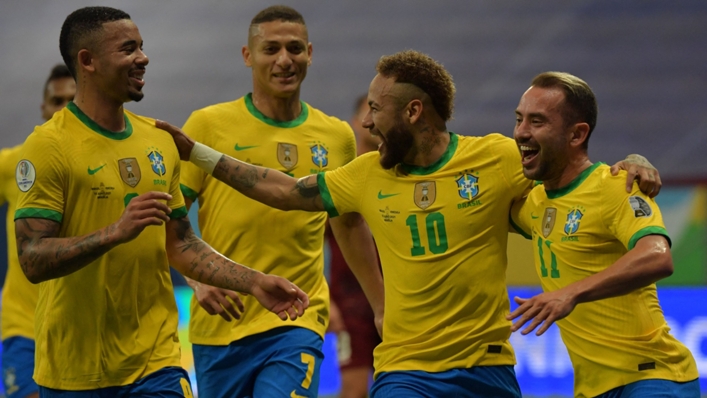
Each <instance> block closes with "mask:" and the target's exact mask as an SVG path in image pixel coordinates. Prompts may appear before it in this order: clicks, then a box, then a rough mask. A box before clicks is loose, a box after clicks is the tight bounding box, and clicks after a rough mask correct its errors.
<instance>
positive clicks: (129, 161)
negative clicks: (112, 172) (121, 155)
mask: <svg viewBox="0 0 707 398" xmlns="http://www.w3.org/2000/svg"><path fill="white" fill-rule="evenodd" d="M118 169H120V178H122V179H123V182H124V183H126V184H128V185H130V186H131V187H133V188H135V186H136V185H137V184H138V183H139V182H140V177H142V175H141V174H140V165H139V164H138V163H137V159H135V158H125V159H120V160H118Z"/></svg>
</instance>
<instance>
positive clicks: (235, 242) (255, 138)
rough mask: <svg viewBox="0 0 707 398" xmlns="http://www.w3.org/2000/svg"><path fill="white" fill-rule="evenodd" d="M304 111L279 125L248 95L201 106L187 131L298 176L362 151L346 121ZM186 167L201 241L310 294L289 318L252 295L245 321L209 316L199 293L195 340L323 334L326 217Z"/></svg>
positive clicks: (225, 149)
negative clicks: (269, 201) (287, 330)
mask: <svg viewBox="0 0 707 398" xmlns="http://www.w3.org/2000/svg"><path fill="white" fill-rule="evenodd" d="M302 109H303V112H302V115H301V116H300V117H299V118H297V119H296V120H295V121H292V122H288V123H278V122H275V121H273V120H270V119H267V118H266V117H265V116H263V115H262V114H260V113H259V112H257V110H256V109H255V108H254V107H253V106H252V102H251V101H250V96H246V97H243V98H240V99H238V100H236V101H232V102H227V103H221V104H216V105H213V106H209V107H206V108H204V109H201V110H198V111H195V112H194V113H193V114H192V115H191V116H190V117H189V119H188V120H187V122H186V124H185V125H184V131H185V132H186V133H187V134H189V135H190V136H192V137H193V138H194V139H195V140H197V141H199V142H201V143H203V144H205V145H208V146H210V147H212V148H214V149H216V150H217V151H220V152H223V153H225V154H227V155H230V156H232V157H234V158H236V159H239V160H243V161H245V162H248V163H251V164H255V165H259V166H264V167H270V168H274V169H276V170H280V171H282V172H285V173H288V174H290V175H292V176H294V177H297V178H299V177H304V176H307V175H310V174H312V173H317V172H319V171H322V170H331V169H334V168H336V167H339V166H342V165H344V164H346V163H348V162H349V161H351V160H352V159H353V158H354V157H355V156H356V142H355V138H354V135H353V131H352V130H351V128H350V127H349V126H348V124H346V123H345V122H342V121H340V120H338V119H336V118H334V117H330V116H327V115H325V114H324V113H322V112H321V111H319V110H316V109H314V108H312V107H311V106H309V105H307V104H305V103H304V102H302ZM283 144H289V145H291V146H284V145H283ZM317 145H319V146H317ZM313 147H314V149H315V150H317V151H319V153H320V154H321V153H323V151H326V152H327V155H326V156H325V158H326V159H327V162H326V163H327V165H326V166H325V167H320V166H323V164H324V162H323V159H324V157H322V156H319V157H316V158H315V157H313V155H312V148H313ZM286 148H289V151H288V153H287V154H286V153H285V149H286ZM315 160H316V161H317V163H315ZM182 169H183V172H182V184H183V187H182V189H183V191H184V192H185V196H187V197H189V198H191V199H196V195H197V194H198V201H199V227H200V229H201V232H202V238H203V239H204V240H205V241H206V242H207V243H209V244H210V245H211V246H212V247H214V248H215V249H216V250H218V251H219V252H221V253H223V254H224V255H225V256H227V257H229V258H230V259H232V260H234V261H236V262H239V263H241V264H244V265H247V266H249V267H252V268H254V269H257V270H260V271H262V272H265V273H269V274H274V275H280V276H282V277H284V278H287V279H289V280H290V281H292V282H293V283H295V284H296V285H297V286H299V287H300V288H302V289H303V290H304V291H305V292H306V293H307V294H308V295H309V299H310V305H309V308H308V309H307V311H306V313H305V315H304V316H303V317H302V318H298V319H297V320H295V321H294V322H291V321H288V322H286V323H285V322H282V321H281V320H280V318H278V317H277V316H276V315H275V314H272V313H271V312H269V311H267V310H266V309H264V308H263V307H262V306H261V305H260V304H259V303H258V302H257V300H255V299H254V298H253V297H251V296H245V297H242V300H243V303H244V305H245V308H246V311H245V313H244V314H243V317H242V318H241V319H240V320H234V321H232V322H226V321H224V320H223V319H222V318H221V317H219V316H212V315H209V314H208V313H207V312H206V311H205V310H204V309H203V308H201V306H200V305H199V303H198V302H197V301H196V298H194V299H192V303H191V320H190V324H189V338H190V341H191V342H192V343H195V344H204V345H228V344H230V343H231V342H233V341H235V340H239V339H242V338H244V337H246V336H250V335H253V334H257V333H262V332H265V331H268V330H271V329H274V328H277V327H282V326H291V325H294V326H298V327H303V328H306V329H309V330H312V331H314V332H315V333H317V334H319V335H321V336H323V335H324V332H325V330H326V325H327V322H328V319H329V288H328V286H327V284H326V280H325V279H324V255H323V239H324V238H323V234H324V225H325V221H326V214H325V213H324V212H322V213H309V212H303V211H289V212H284V211H280V210H276V209H273V208H271V207H268V206H265V205H263V204H261V203H258V202H256V201H254V200H250V199H248V198H246V197H245V196H243V195H241V194H239V193H238V192H237V191H236V190H234V189H232V188H230V187H228V186H227V185H226V184H223V183H221V182H219V181H218V180H216V179H214V178H213V177H211V176H208V175H206V174H205V173H204V172H203V171H201V170H200V169H198V168H197V167H196V166H194V165H193V164H191V163H183V165H182Z"/></svg>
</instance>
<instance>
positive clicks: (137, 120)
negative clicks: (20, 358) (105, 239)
mask: <svg viewBox="0 0 707 398" xmlns="http://www.w3.org/2000/svg"><path fill="white" fill-rule="evenodd" d="M125 114H126V120H127V122H126V124H127V125H128V126H129V127H128V128H127V129H126V132H124V133H122V134H120V135H113V137H116V138H118V137H120V138H123V139H115V138H108V137H107V136H106V135H108V134H109V133H105V132H104V133H103V134H101V133H99V132H98V131H99V130H100V128H99V127H98V126H97V125H95V123H93V122H92V121H90V119H88V118H87V117H86V116H85V115H84V114H83V113H81V111H80V110H78V108H76V106H75V105H74V104H73V103H70V104H69V105H68V106H67V107H66V108H65V109H63V110H61V111H59V112H57V113H56V114H55V115H54V117H53V118H52V119H51V120H50V121H48V122H47V123H45V124H44V125H42V126H39V127H36V128H35V131H34V132H33V133H32V134H31V135H30V136H29V138H28V139H27V141H26V142H25V144H24V146H23V148H22V153H21V155H20V157H21V159H24V160H27V161H29V162H31V165H32V167H33V168H34V169H35V170H36V181H34V183H33V184H29V183H26V184H25V185H24V186H25V187H27V186H29V185H31V188H29V189H28V190H27V191H26V192H25V193H21V194H20V195H19V197H18V205H17V211H16V213H15V217H16V218H18V219H19V218H25V217H29V218H45V219H51V220H55V221H59V222H60V223H61V229H60V232H59V237H73V236H81V235H85V234H88V233H91V232H94V231H96V230H98V229H100V228H103V227H105V226H107V225H110V224H111V223H113V222H115V221H116V220H118V219H119V218H120V216H121V214H122V213H123V211H124V209H125V200H126V198H128V199H129V198H131V197H132V196H135V195H137V194H142V193H145V192H148V191H162V192H169V193H170V194H171V195H172V197H173V198H172V200H170V201H169V203H168V206H169V207H170V208H172V209H173V212H172V216H177V215H178V214H181V215H182V216H184V215H186V209H185V208H184V199H183V197H182V194H181V192H180V190H179V168H180V162H179V155H178V153H177V149H176V147H175V146H174V143H173V141H172V138H171V137H170V136H169V134H167V133H165V132H163V131H161V130H158V129H156V128H155V127H154V120H152V119H148V118H145V117H141V116H136V115H134V114H132V113H130V112H127V111H126V112H125ZM79 117H82V119H81V120H80V119H79ZM91 125H94V126H93V129H92V128H89V126H91ZM129 132H131V134H129ZM104 134H106V135H104ZM150 154H152V155H150ZM156 154H160V155H161V156H162V157H163V160H162V163H161V164H162V165H163V166H164V167H159V163H158V162H157V161H155V162H154V164H155V165H156V166H155V169H156V170H158V171H155V170H153V161H151V160H150V159H149V158H148V156H153V157H154V156H156ZM125 159H132V161H131V167H130V170H127V168H126V167H125ZM24 160H23V161H24ZM23 161H21V162H23ZM121 161H122V165H123V166H121ZM24 167H25V170H27V169H28V168H27V165H24ZM121 172H122V176H121ZM129 172H130V173H131V175H130V176H129V175H128V174H129ZM18 179H19V177H18ZM25 182H26V181H25ZM128 182H129V183H130V184H131V185H135V186H134V187H133V186H130V185H129V184H128ZM177 321H178V316H177V307H176V303H175V300H174V293H173V289H172V283H171V279H170V274H169V266H168V263H167V255H166V251H165V227H164V226H161V227H157V226H150V227H147V228H146V229H145V230H144V231H143V232H142V233H141V234H140V235H139V236H138V237H137V238H136V239H134V240H132V241H130V242H128V243H125V244H122V245H119V246H117V247H115V248H113V249H112V250H110V251H109V252H107V253H106V254H104V255H103V256H101V257H100V258H98V259H97V260H95V261H93V262H92V263H90V264H89V265H87V266H86V267H84V268H82V269H81V270H79V271H77V272H74V273H72V274H70V275H68V276H65V277H62V278H57V279H52V280H50V281H47V282H43V283H41V284H40V287H39V302H38V304H37V312H36V325H35V338H36V355H35V372H34V379H35V380H36V382H37V383H38V384H39V385H41V386H45V387H50V388H55V389H63V390H87V389H96V388H103V387H109V386H120V385H127V384H130V383H133V382H135V381H137V380H138V379H140V378H142V377H145V376H147V375H149V374H151V373H153V372H155V371H157V370H159V369H161V368H163V367H166V366H180V358H179V340H178V336H177Z"/></svg>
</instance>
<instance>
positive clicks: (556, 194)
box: [545, 162, 604, 199]
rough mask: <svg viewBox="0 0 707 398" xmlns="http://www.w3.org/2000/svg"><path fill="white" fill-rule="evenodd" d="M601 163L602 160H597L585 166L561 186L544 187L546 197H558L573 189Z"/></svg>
mask: <svg viewBox="0 0 707 398" xmlns="http://www.w3.org/2000/svg"><path fill="white" fill-rule="evenodd" d="M603 164H604V162H597V163H594V164H593V165H591V166H589V167H587V168H586V169H584V170H583V171H582V172H581V173H579V175H578V176H577V177H575V178H574V180H572V182H570V183H569V184H567V185H565V186H564V187H562V188H558V189H546V190H545V193H546V194H547V197H548V198H550V199H557V198H559V197H562V196H565V195H567V194H568V193H570V192H572V191H574V189H575V188H577V187H578V186H580V185H582V183H583V182H584V180H586V179H587V177H589V175H590V174H592V172H593V171H594V170H596V168H597V167H599V166H601V165H603Z"/></svg>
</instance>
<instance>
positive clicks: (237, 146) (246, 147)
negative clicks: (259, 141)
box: [234, 144, 258, 151]
mask: <svg viewBox="0 0 707 398" xmlns="http://www.w3.org/2000/svg"><path fill="white" fill-rule="evenodd" d="M257 147H258V145H250V146H240V145H238V144H236V146H235V147H234V149H235V150H236V151H245V150H246V149H250V148H257Z"/></svg>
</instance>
